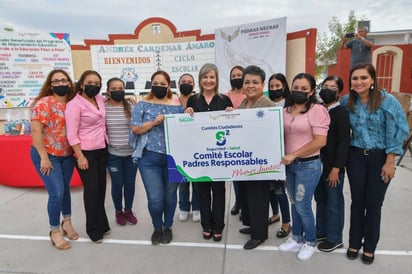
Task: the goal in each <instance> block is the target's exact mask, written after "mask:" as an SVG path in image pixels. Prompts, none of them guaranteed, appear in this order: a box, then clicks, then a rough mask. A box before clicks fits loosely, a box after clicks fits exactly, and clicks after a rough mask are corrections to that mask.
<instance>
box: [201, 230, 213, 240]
mask: <svg viewBox="0 0 412 274" xmlns="http://www.w3.org/2000/svg"><path fill="white" fill-rule="evenodd" d="M203 239H205V240H210V239H212V232H210V231H203Z"/></svg>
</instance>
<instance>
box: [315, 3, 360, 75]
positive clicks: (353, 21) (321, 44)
mask: <svg viewBox="0 0 412 274" xmlns="http://www.w3.org/2000/svg"><path fill="white" fill-rule="evenodd" d="M362 19H363V18H357V16H356V15H355V12H354V11H353V10H351V11H350V12H349V15H348V18H347V21H346V22H343V23H341V22H340V21H339V19H338V18H337V17H336V16H333V17H332V20H331V21H330V22H329V25H328V28H329V32H328V33H325V32H322V33H318V35H317V42H316V76H319V75H320V74H321V73H322V72H323V71H325V69H326V67H327V66H328V65H329V64H333V63H336V57H337V53H338V49H339V46H340V43H341V42H342V37H343V36H344V35H345V33H348V32H355V31H356V27H357V24H358V21H360V20H362Z"/></svg>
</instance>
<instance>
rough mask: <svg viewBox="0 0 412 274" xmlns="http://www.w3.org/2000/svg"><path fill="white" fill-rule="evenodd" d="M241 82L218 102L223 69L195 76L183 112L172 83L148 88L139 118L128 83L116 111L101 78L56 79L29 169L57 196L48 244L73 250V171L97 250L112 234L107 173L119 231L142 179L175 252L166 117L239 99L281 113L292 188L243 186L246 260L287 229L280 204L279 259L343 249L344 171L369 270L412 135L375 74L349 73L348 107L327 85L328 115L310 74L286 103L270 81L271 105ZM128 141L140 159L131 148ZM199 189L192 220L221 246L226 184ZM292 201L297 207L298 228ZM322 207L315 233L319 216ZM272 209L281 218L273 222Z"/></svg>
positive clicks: (159, 79)
mask: <svg viewBox="0 0 412 274" xmlns="http://www.w3.org/2000/svg"><path fill="white" fill-rule="evenodd" d="M237 70H239V71H241V73H242V74H241V76H240V77H239V76H236V75H235V76H234V79H240V80H233V79H232V80H233V81H231V82H233V83H232V87H236V88H237V89H239V90H240V89H243V94H240V95H239V94H230V93H229V94H228V95H229V96H228V95H225V94H222V93H220V92H219V78H218V69H217V67H216V66H215V65H214V64H209V63H208V64H205V65H203V66H202V68H201V69H200V71H199V92H198V93H196V94H193V95H190V94H191V92H192V91H193V86H194V79H193V77H192V79H191V80H192V82H193V85H192V87H189V86H187V85H190V83H189V84H187V83H184V85H183V88H182V90H183V89H185V90H186V92H187V98H183V99H184V100H185V101H186V100H187V101H186V102H185V104H182V103H181V102H180V101H176V100H173V99H172V92H171V89H170V82H171V81H170V77H169V75H168V74H167V73H166V72H164V71H157V72H155V73H154V74H153V75H152V77H151V83H152V87H151V92H150V93H149V94H148V95H147V96H146V97H145V98H143V100H141V101H139V102H138V103H137V104H136V105H135V106H134V110H133V111H131V106H130V104H128V103H127V102H126V101H125V100H124V83H123V82H122V81H121V80H120V79H111V80H109V82H108V83H107V84H108V89H107V92H108V95H109V98H110V99H109V100H105V99H104V98H103V97H102V96H100V95H99V91H100V88H101V77H100V75H99V74H98V73H97V72H95V71H86V72H85V73H83V74H82V76H81V77H80V79H79V81H78V83H77V85H76V87H74V84H73V82H72V81H71V79H70V77H69V76H68V75H67V73H66V72H64V71H60V70H56V71H52V72H51V73H50V74H49V76H48V78H47V79H46V82H45V84H44V86H43V88H42V91H41V92H40V94H39V96H38V97H37V99H36V102H35V104H34V106H33V108H32V124H33V148H32V150H31V155H32V159H33V163H34V164H35V166H36V170H37V171H38V173H39V175H40V176H41V177H42V179H43V181H44V183H45V186H46V188H47V190H48V192H49V201H48V213H49V222H50V228H51V230H50V238H51V241H52V243H53V244H54V245H56V247H57V248H59V249H67V248H70V243H69V242H67V241H66V240H65V239H64V237H63V236H64V234H67V235H68V238H69V239H70V240H76V239H77V238H78V233H77V232H76V231H75V230H74V228H73V226H72V224H71V219H70V216H71V208H70V186H69V184H70V179H71V174H72V172H73V169H74V167H76V169H77V170H78V172H79V174H80V177H81V179H82V182H83V185H84V206H85V211H86V231H87V234H88V235H89V237H90V239H91V240H92V241H94V242H96V243H99V242H101V241H102V239H103V236H104V235H106V234H107V233H109V232H110V227H109V223H108V220H107V216H106V212H105V209H104V200H105V192H106V168H108V169H109V172H110V175H111V178H112V197H113V202H114V205H115V209H116V221H117V222H118V223H119V224H121V225H124V224H125V223H126V222H130V223H132V224H135V223H136V222H137V219H136V217H135V216H134V214H133V211H132V204H133V196H134V180H135V176H136V170H137V167H138V169H139V171H140V174H141V177H142V181H143V184H144V187H145V191H146V194H147V199H148V209H149V213H150V216H151V219H152V223H153V228H154V231H153V233H152V237H151V241H152V244H154V245H157V244H159V243H164V244H167V243H170V241H172V239H173V235H172V226H173V218H174V213H175V209H176V205H177V187H178V186H177V184H170V183H168V179H167V178H168V173H167V172H168V171H167V160H166V148H165V137H164V134H165V133H164V120H165V115H167V114H175V113H183V112H186V113H189V114H191V115H193V114H194V113H195V112H207V111H218V110H227V111H231V110H233V109H234V102H233V101H232V100H231V97H230V96H233V95H235V96H237V97H239V96H244V97H245V98H244V99H243V100H242V101H241V102H240V104H239V105H238V106H236V107H238V108H239V109H246V108H261V107H270V106H283V118H284V121H283V126H284V136H285V140H284V142H285V155H284V156H283V157H282V160H281V163H282V164H284V165H285V166H286V181H285V182H283V181H276V182H274V181H254V182H246V181H242V182H237V184H238V196H237V199H236V201H237V202H236V203H237V206H239V207H240V209H241V212H242V221H243V224H244V225H246V226H247V227H245V228H242V229H241V230H240V232H241V233H244V234H249V235H250V239H249V240H248V241H247V242H246V243H245V245H244V248H245V249H252V248H255V247H257V246H259V245H260V244H261V243H263V242H264V241H265V240H266V239H267V238H268V224H270V223H273V222H275V221H276V219H277V218H279V217H278V214H277V211H276V210H275V208H276V209H277V207H278V205H277V203H278V204H279V205H280V209H281V213H282V226H281V228H280V229H279V231H278V232H277V236H278V237H280V238H281V237H286V236H287V235H288V234H289V232H290V231H291V233H292V237H290V238H289V239H288V240H287V241H286V242H285V243H283V244H281V245H280V246H279V249H280V250H281V251H298V255H297V257H298V259H301V260H307V259H309V258H311V256H312V255H313V254H314V252H315V250H316V245H317V242H320V243H319V245H318V248H319V249H320V250H322V251H332V250H334V249H336V248H339V247H342V246H343V244H342V230H343V208H344V207H343V203H344V201H343V195H342V187H343V178H344V168H345V167H346V168H347V173H348V179H349V184H350V188H351V198H352V203H351V217H350V233H349V247H348V249H347V257H348V258H349V259H356V258H357V257H358V253H359V250H360V249H361V248H362V247H363V254H362V260H363V262H364V263H366V264H370V263H372V262H373V260H374V252H375V249H376V246H377V243H378V239H379V232H380V229H379V228H380V222H381V207H382V203H383V200H384V197H385V192H386V189H387V187H388V185H389V183H390V181H391V180H392V179H393V178H394V176H395V164H394V159H395V155H397V154H401V153H402V143H403V141H404V140H405V139H406V138H407V134H408V126H407V123H406V118H405V115H404V113H403V111H402V108H401V106H400V104H399V103H398V101H397V100H396V99H395V98H394V97H393V96H392V95H390V94H389V93H387V92H386V91H384V90H382V89H380V88H379V84H378V81H377V78H376V72H375V69H374V67H373V66H372V65H371V64H359V65H357V66H355V67H354V68H352V69H351V71H350V81H349V83H350V84H349V90H350V91H349V95H346V96H344V97H343V98H341V99H340V98H339V94H340V92H341V91H342V90H343V81H342V80H341V79H340V78H339V77H336V76H331V77H328V78H327V79H325V81H324V82H323V84H322V87H321V91H320V94H319V95H320V97H321V99H322V101H323V103H324V104H323V105H322V104H320V103H318V100H317V94H316V82H315V79H314V78H313V76H311V75H310V74H307V73H300V74H298V75H296V76H295V77H294V78H293V81H292V84H291V86H290V87H291V89H290V91H289V88H288V85H287V82H286V79H285V77H284V76H283V75H279V74H276V75H272V76H271V77H270V78H269V81H268V88H269V98H267V97H266V96H264V95H263V90H264V89H265V72H264V71H263V70H262V69H261V68H259V67H257V66H248V67H246V68H244V69H243V68H241V67H240V68H239V67H238V68H237ZM237 81H238V82H239V83H241V84H239V83H237ZM129 125H130V128H131V133H132V134H131V135H130V138H129V133H130V132H129V130H128V129H129ZM350 130H351V135H349V132H350ZM129 139H130V140H132V141H133V142H131V145H132V147H133V148H130V147H129V146H128V140H129ZM73 153H74V156H75V159H73V157H72V154H73ZM346 159H347V160H346ZM322 165H323V166H322ZM195 185H196V186H195V188H196V190H197V195H196V196H197V197H198V206H199V207H198V208H196V209H192V210H193V212H194V211H197V209H198V210H199V211H200V221H201V226H202V230H203V234H202V236H203V238H204V239H211V238H213V239H214V240H215V241H220V240H221V239H222V236H223V235H222V232H223V229H224V226H225V223H224V215H225V183H224V182H198V183H195ZM285 189H286V190H287V192H288V195H289V199H290V202H291V213H292V214H291V216H292V225H290V214H289V203H288V201H287V195H286V192H285ZM271 190H272V194H270V193H271ZM122 191H124V199H125V204H124V207H123V205H122ZM314 196H315V199H316V201H317V208H316V221H315V216H314V213H313V211H312V205H311V203H312V199H313V197H314ZM271 197H272V198H271ZM274 198H276V199H274ZM271 200H272V207H273V208H274V210H273V215H274V216H272V217H273V218H269V220H268V215H269V203H270V201H271ZM123 209H124V211H123ZM235 209H236V208H235ZM188 210H189V209H187V208H186V210H184V211H186V212H187V211H188ZM60 214H62V215H63V221H62V223H61V224H60ZM183 217H187V216H183ZM182 219H183V218H182Z"/></svg>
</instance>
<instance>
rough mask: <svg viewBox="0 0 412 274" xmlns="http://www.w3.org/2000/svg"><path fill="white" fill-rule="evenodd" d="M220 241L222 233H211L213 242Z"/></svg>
mask: <svg viewBox="0 0 412 274" xmlns="http://www.w3.org/2000/svg"><path fill="white" fill-rule="evenodd" d="M221 240H222V233H213V241H215V242H220V241H221Z"/></svg>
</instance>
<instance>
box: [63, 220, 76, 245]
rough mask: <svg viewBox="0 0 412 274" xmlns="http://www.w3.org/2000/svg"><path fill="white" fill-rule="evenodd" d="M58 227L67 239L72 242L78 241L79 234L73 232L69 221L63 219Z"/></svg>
mask: <svg viewBox="0 0 412 274" xmlns="http://www.w3.org/2000/svg"><path fill="white" fill-rule="evenodd" d="M65 226H66V229H65V228H64V227H65ZM60 227H61V230H62V232H63V236H66V235H67V237H69V239H70V240H72V241H75V240H77V239H79V234H78V233H77V232H76V231H75V230H74V228H73V226H72V221H71V219H69V218H67V219H64V220H63V221H62V224H61V226H60Z"/></svg>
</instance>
